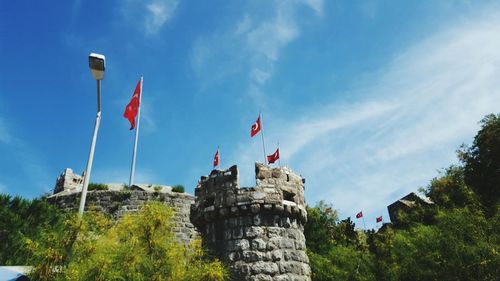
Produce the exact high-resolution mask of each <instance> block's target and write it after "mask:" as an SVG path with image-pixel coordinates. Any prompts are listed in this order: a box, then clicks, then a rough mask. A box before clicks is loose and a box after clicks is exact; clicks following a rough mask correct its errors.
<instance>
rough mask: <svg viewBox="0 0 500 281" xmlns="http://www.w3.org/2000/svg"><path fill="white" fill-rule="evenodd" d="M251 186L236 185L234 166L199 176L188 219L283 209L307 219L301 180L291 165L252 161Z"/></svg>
mask: <svg viewBox="0 0 500 281" xmlns="http://www.w3.org/2000/svg"><path fill="white" fill-rule="evenodd" d="M255 179H256V183H257V184H256V186H255V187H247V188H240V186H239V175H238V168H237V166H236V165H235V166H232V167H231V168H229V169H227V170H213V171H212V172H211V173H210V175H209V176H202V177H201V179H200V181H199V183H198V186H197V187H196V189H195V197H196V201H195V204H194V205H193V206H192V208H191V209H192V211H191V213H192V220H195V221H196V220H207V221H210V220H214V219H216V218H221V217H228V216H232V215H237V214H239V213H254V214H256V213H260V212H264V213H276V214H282V213H285V214H287V215H288V216H291V217H296V218H297V219H299V220H300V221H301V222H302V223H305V222H306V220H307V212H306V210H305V201H304V182H305V180H304V179H303V178H302V177H301V176H299V175H297V174H295V173H294V172H293V171H292V170H291V169H289V168H286V167H282V168H271V167H269V166H266V165H263V164H260V163H256V164H255Z"/></svg>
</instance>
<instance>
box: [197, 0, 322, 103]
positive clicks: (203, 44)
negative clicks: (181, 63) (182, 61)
mask: <svg viewBox="0 0 500 281" xmlns="http://www.w3.org/2000/svg"><path fill="white" fill-rule="evenodd" d="M303 7H308V8H310V9H312V10H313V11H314V12H315V14H316V15H317V16H321V15H323V0H304V1H268V2H265V7H262V8H263V9H266V10H271V11H272V13H270V14H269V15H268V16H262V15H260V14H251V13H244V14H243V15H241V17H240V18H239V19H237V21H236V22H235V24H234V26H235V28H232V29H228V30H223V31H217V32H214V34H212V35H211V36H208V37H204V38H200V39H199V40H197V41H196V44H195V45H194V47H193V49H192V55H191V66H192V67H193V69H194V70H195V72H196V73H197V74H198V75H199V76H200V77H201V78H204V79H209V80H211V81H214V80H215V81H217V80H220V79H221V78H223V77H225V76H228V75H231V74H234V73H235V72H242V73H247V75H248V79H249V84H250V86H249V90H248V92H249V93H250V94H251V95H252V94H253V95H255V94H258V95H261V94H262V91H260V87H261V86H262V85H264V84H265V83H266V82H267V81H268V80H269V79H271V78H272V76H273V74H274V69H275V64H276V63H277V61H278V60H279V58H280V55H281V52H282V50H283V49H284V48H286V46H287V45H289V44H290V43H291V42H292V41H294V40H296V39H297V38H299V36H300V27H299V25H298V23H297V14H298V13H299V11H301V8H303ZM221 42H227V44H222V45H221V44H220V43H221ZM219 58H224V61H225V62H224V63H222V65H221V63H220V62H221V61H222V59H219ZM214 68H217V69H216V70H217V71H214ZM214 73H218V75H219V76H218V77H215V78H214V76H213V74H214ZM205 74H206V75H205ZM205 76H206V77H205ZM256 100H257V99H256Z"/></svg>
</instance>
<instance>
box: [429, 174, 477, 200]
mask: <svg viewBox="0 0 500 281" xmlns="http://www.w3.org/2000/svg"><path fill="white" fill-rule="evenodd" d="M425 195H426V196H427V197H429V198H430V199H431V200H432V201H433V202H434V203H436V205H438V206H440V207H443V208H448V209H451V208H464V207H466V206H468V207H469V208H471V207H472V208H474V209H479V207H480V204H479V201H478V198H477V195H476V194H475V193H474V192H473V191H472V190H471V189H470V188H469V187H468V186H467V185H466V184H465V181H464V168H463V167H461V166H450V167H449V168H447V169H446V170H444V172H442V175H441V177H439V178H434V179H432V181H431V183H430V184H429V186H428V187H427V189H426V190H425Z"/></svg>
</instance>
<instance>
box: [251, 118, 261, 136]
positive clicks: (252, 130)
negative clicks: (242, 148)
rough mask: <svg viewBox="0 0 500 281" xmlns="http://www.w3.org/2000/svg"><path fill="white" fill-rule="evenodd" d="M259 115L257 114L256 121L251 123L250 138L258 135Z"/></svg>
mask: <svg viewBox="0 0 500 281" xmlns="http://www.w3.org/2000/svg"><path fill="white" fill-rule="evenodd" d="M260 129H261V127H260V114H259V117H257V121H255V123H253V125H252V129H251V131H250V137H252V138H253V137H254V136H255V135H256V134H258V133H259V132H260Z"/></svg>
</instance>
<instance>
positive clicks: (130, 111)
mask: <svg viewBox="0 0 500 281" xmlns="http://www.w3.org/2000/svg"><path fill="white" fill-rule="evenodd" d="M140 96H141V80H139V82H137V86H136V87H135V91H134V94H133V95H132V99H130V102H129V103H128V104H127V107H125V112H124V113H123V117H125V118H127V119H128V121H129V122H130V130H133V129H134V128H135V117H136V116H137V112H138V110H139V106H140V104H139V100H140Z"/></svg>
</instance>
